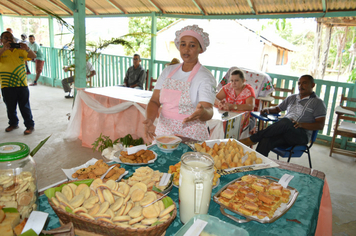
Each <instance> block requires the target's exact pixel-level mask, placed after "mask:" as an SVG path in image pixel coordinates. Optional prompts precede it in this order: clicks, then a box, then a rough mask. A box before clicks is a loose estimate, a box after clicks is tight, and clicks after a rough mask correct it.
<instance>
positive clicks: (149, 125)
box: [142, 119, 156, 140]
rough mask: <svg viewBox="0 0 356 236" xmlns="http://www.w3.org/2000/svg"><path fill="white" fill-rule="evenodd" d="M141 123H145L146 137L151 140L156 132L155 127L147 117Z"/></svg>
mask: <svg viewBox="0 0 356 236" xmlns="http://www.w3.org/2000/svg"><path fill="white" fill-rule="evenodd" d="M142 123H143V124H144V125H145V134H146V138H147V139H149V140H153V139H154V137H155V136H156V133H155V130H156V127H155V126H154V125H153V122H152V120H150V119H147V120H145V121H143V122H142Z"/></svg>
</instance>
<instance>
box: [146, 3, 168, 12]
mask: <svg viewBox="0 0 356 236" xmlns="http://www.w3.org/2000/svg"><path fill="white" fill-rule="evenodd" d="M148 1H149V2H150V3H151V5H152V6H154V7H155V8H156V9H157V10H158V11H159V12H160V13H163V14H166V11H165V10H163V9H162V8H161V7H160V6H159V5H158V4H157V3H156V2H155V1H154V0H148Z"/></svg>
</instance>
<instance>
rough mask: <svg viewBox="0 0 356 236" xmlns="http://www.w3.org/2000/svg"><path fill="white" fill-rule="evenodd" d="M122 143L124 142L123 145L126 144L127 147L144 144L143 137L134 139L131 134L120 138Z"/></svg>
mask: <svg viewBox="0 0 356 236" xmlns="http://www.w3.org/2000/svg"><path fill="white" fill-rule="evenodd" d="M120 143H122V145H124V146H125V147H130V146H137V145H141V144H143V139H142V138H138V139H133V138H132V136H131V134H128V135H126V136H125V137H123V138H120Z"/></svg>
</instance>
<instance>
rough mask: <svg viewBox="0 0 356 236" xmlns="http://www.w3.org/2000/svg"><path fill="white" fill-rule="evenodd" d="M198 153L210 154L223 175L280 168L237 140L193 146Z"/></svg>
mask: <svg viewBox="0 0 356 236" xmlns="http://www.w3.org/2000/svg"><path fill="white" fill-rule="evenodd" d="M191 147H192V148H193V149H194V150H195V151H197V152H204V153H208V154H209V155H210V156H212V157H213V159H214V166H215V167H216V168H217V169H218V173H219V174H221V175H224V174H231V173H235V172H243V171H251V170H259V169H265V168H272V167H277V166H279V165H278V164H277V163H276V162H274V161H272V160H271V159H269V158H267V157H265V156H263V155H261V154H260V153H258V152H256V151H255V150H253V149H251V148H249V147H247V146H245V145H244V144H242V143H240V142H239V141H237V140H236V139H215V140H208V141H205V142H203V143H195V144H191Z"/></svg>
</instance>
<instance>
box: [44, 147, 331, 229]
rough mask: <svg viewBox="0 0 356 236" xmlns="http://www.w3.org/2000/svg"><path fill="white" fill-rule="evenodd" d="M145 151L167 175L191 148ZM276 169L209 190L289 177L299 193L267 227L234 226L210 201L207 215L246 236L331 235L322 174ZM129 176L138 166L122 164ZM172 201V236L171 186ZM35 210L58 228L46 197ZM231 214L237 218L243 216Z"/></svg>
mask: <svg viewBox="0 0 356 236" xmlns="http://www.w3.org/2000/svg"><path fill="white" fill-rule="evenodd" d="M149 149H151V150H153V151H155V152H156V153H157V154H158V158H157V160H156V161H155V162H154V163H153V164H150V165H148V166H149V167H150V168H152V169H154V170H159V171H161V172H167V171H168V168H169V166H170V165H174V164H176V163H177V162H179V161H180V157H181V156H182V154H183V153H185V152H188V151H191V148H190V147H189V146H187V145H185V144H183V143H181V144H180V146H179V148H178V149H177V150H175V151H173V152H172V153H164V152H162V151H160V149H158V147H157V146H155V145H154V146H152V147H150V148H149ZM277 162H278V164H279V165H280V167H279V168H269V169H262V170H256V171H249V172H240V173H235V174H230V175H224V176H221V178H220V184H219V185H218V186H217V187H216V188H215V189H213V191H212V196H213V195H214V194H215V193H216V192H217V191H218V190H219V189H220V188H222V187H223V186H224V185H225V184H227V183H229V182H230V181H232V180H234V179H237V178H239V177H241V176H243V175H246V174H254V175H260V176H262V175H266V176H273V177H276V178H280V177H282V176H283V174H290V175H293V176H294V178H293V179H292V180H291V182H290V183H289V185H290V186H291V187H293V188H296V189H297V190H298V191H299V196H298V198H297V200H296V202H295V204H294V205H293V207H292V208H291V209H290V210H289V211H288V212H287V213H286V214H285V215H283V216H282V217H281V218H279V219H278V220H276V221H275V222H274V223H271V224H261V223H258V222H254V221H251V222H248V223H241V224H238V223H236V222H235V221H232V220H230V219H229V218H227V217H225V216H224V215H222V214H221V212H220V206H219V205H218V204H216V203H215V202H214V201H213V199H212V198H211V202H210V208H209V214H210V215H213V216H216V217H218V218H220V219H221V220H223V221H226V222H228V223H231V224H234V225H237V226H239V227H242V228H244V229H245V230H247V231H248V232H249V234H250V235H261V233H262V232H263V235H314V234H316V235H331V232H332V230H331V201H330V196H329V189H328V185H327V182H326V180H324V179H325V175H324V174H323V173H322V172H319V171H315V170H312V169H309V168H305V167H302V166H298V165H295V164H290V163H286V162H282V161H277ZM122 167H124V168H125V169H126V170H128V171H129V175H131V174H132V173H133V172H134V171H135V169H137V168H139V166H130V165H124V164H123V165H122ZM168 196H170V197H171V198H172V199H173V201H175V202H176V203H177V207H178V214H177V217H176V219H175V220H174V221H173V222H172V224H171V225H170V226H169V228H168V229H167V231H166V235H174V234H175V233H176V232H177V231H178V230H179V229H180V228H181V227H182V226H183V224H182V223H181V222H180V218H179V204H178V189H177V188H176V187H173V189H172V191H171V192H170V193H169V195H168ZM39 200H40V202H39V210H40V211H44V212H48V213H49V214H50V217H49V219H50V221H49V223H48V225H47V228H46V229H47V230H50V229H54V228H57V227H59V226H60V223H59V220H58V217H57V216H56V215H55V213H54V212H53V210H52V208H51V207H50V205H49V204H48V200H47V197H46V196H45V195H42V196H41V197H40V198H39ZM231 214H233V215H234V216H235V217H237V218H241V219H243V217H241V216H239V215H236V214H234V213H231Z"/></svg>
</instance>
